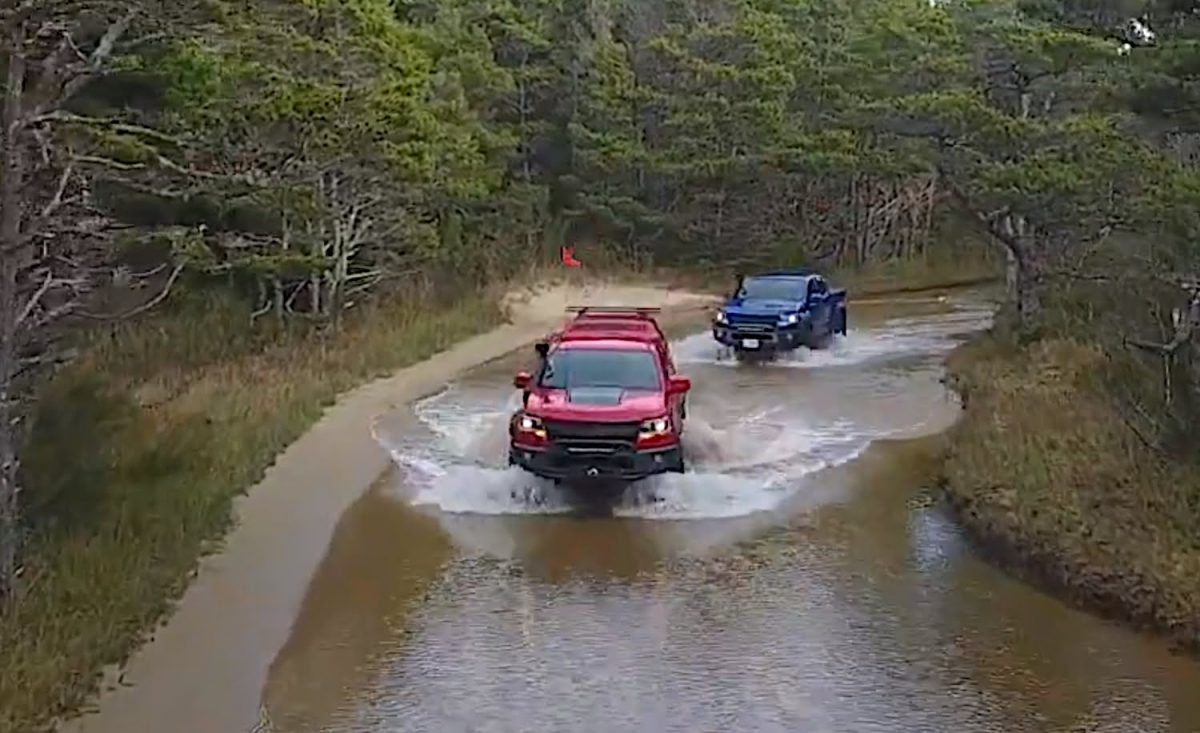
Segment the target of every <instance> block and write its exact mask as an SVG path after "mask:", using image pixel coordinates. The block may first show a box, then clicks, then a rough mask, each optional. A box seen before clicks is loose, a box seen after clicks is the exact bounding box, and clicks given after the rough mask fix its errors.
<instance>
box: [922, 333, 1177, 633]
mask: <svg viewBox="0 0 1200 733" xmlns="http://www.w3.org/2000/svg"><path fill="white" fill-rule="evenodd" d="M1104 365H1105V358H1104V355H1103V354H1102V353H1100V352H1099V351H1097V350H1095V349H1094V348H1091V347H1088V346H1084V345H1082V344H1078V343H1074V342H1071V341H1063V340H1056V341H1047V342H1043V343H1040V344H1037V345H1035V346H1032V347H1029V348H1027V349H1022V350H1016V349H1013V348H1010V347H1007V346H1004V345H1002V344H1000V343H999V342H997V341H994V340H984V341H981V342H978V343H975V344H972V345H970V346H967V347H964V348H963V349H961V350H960V351H959V352H957V353H956V354H955V355H954V356H953V357H952V358H951V361H950V365H949V366H950V372H951V376H952V378H953V379H954V380H955V381H956V382H957V384H958V386H959V388H960V390H962V391H963V392H964V395H965V397H966V400H967V404H966V413H965V415H964V417H963V420H962V421H961V422H960V423H959V425H958V426H957V427H956V428H955V430H954V432H953V436H952V438H953V439H952V448H951V451H950V454H949V456H948V458H947V462H946V467H945V480H946V485H947V491H948V494H949V497H950V499H951V502H952V503H953V505H954V506H955V508H956V510H957V511H958V513H959V515H960V516H961V518H962V519H963V521H964V523H965V524H966V526H967V528H968V529H969V530H970V531H971V532H972V533H973V534H974V535H975V536H976V538H977V539H978V540H980V541H981V543H982V544H983V545H984V546H985V548H986V549H989V550H991V551H992V552H993V554H994V556H995V557H996V558H997V559H999V560H1000V561H1002V562H1005V563H1007V564H1009V565H1010V566H1011V567H1013V568H1014V569H1018V570H1020V571H1022V573H1023V574H1025V575H1026V576H1027V577H1028V578H1030V579H1033V580H1037V581H1040V582H1042V583H1044V584H1048V585H1050V586H1053V587H1054V588H1056V589H1059V590H1063V591H1066V592H1067V593H1068V594H1069V595H1070V596H1071V597H1072V598H1073V599H1074V600H1076V601H1078V602H1080V603H1083V604H1085V605H1088V606H1090V607H1093V608H1096V609H1098V610H1101V611H1103V612H1106V613H1108V614H1110V615H1113V616H1116V617H1120V618H1123V619H1125V620H1129V621H1132V622H1134V623H1135V624H1137V625H1139V626H1143V627H1146V628H1153V629H1156V630H1159V631H1163V632H1165V633H1167V634H1168V635H1169V636H1170V637H1171V638H1172V639H1173V640H1174V641H1176V642H1177V643H1179V644H1181V645H1185V646H1188V647H1191V648H1194V649H1200V615H1198V614H1197V612H1196V609H1197V608H1200V475H1197V473H1196V471H1195V470H1194V468H1191V467H1187V466H1183V465H1180V464H1176V463H1173V462H1169V461H1166V460H1164V459H1163V457H1162V456H1160V455H1158V454H1157V453H1156V452H1154V451H1152V450H1150V449H1148V448H1147V447H1146V446H1145V445H1144V444H1143V443H1142V442H1141V441H1140V439H1139V438H1138V436H1137V435H1136V434H1135V433H1134V432H1133V431H1132V430H1131V429H1130V428H1128V427H1127V426H1126V424H1125V423H1124V422H1123V421H1122V419H1121V417H1120V415H1119V413H1118V412H1117V410H1116V409H1115V407H1114V406H1113V404H1112V403H1111V402H1110V401H1109V400H1108V399H1107V398H1106V397H1105V395H1104V393H1103V392H1102V390H1101V388H1100V387H1099V385H1098V379H1097V374H1098V372H1099V371H1100V370H1101V369H1103V368H1104Z"/></svg>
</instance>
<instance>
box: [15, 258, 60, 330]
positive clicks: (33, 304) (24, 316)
mask: <svg viewBox="0 0 1200 733" xmlns="http://www.w3.org/2000/svg"><path fill="white" fill-rule="evenodd" d="M53 284H54V273H53V272H47V273H46V279H45V280H43V281H42V284H41V286H40V287H39V288H38V289H37V290H36V291H34V293H33V295H31V296H29V300H27V301H25V307H23V308H22V309H21V310H20V311H19V312H18V314H17V318H16V320H15V321H14V322H13V330H17V329H20V328H21V327H22V326H23V325H24V324H25V321H26V320H28V319H29V316H30V315H32V314H33V310H34V309H35V308H37V306H38V303H40V302H41V301H42V298H43V297H44V296H45V295H46V293H48V292H49V291H50V287H51V286H52V285H53Z"/></svg>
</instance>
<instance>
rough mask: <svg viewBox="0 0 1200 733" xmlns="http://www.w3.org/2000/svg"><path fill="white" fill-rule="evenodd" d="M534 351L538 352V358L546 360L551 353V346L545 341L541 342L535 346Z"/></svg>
mask: <svg viewBox="0 0 1200 733" xmlns="http://www.w3.org/2000/svg"><path fill="white" fill-rule="evenodd" d="M533 350H534V351H536V352H537V355H538V356H540V357H542V358H543V359H545V358H546V355H547V354H549V353H550V344H548V343H546V342H545V341H539V342H537V343H536V344H534V345H533Z"/></svg>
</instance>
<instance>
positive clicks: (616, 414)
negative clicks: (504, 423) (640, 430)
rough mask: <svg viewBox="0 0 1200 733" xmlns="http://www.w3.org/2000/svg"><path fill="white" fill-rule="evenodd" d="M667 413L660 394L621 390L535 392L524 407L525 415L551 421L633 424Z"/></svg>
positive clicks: (597, 388) (606, 388)
mask: <svg viewBox="0 0 1200 733" xmlns="http://www.w3.org/2000/svg"><path fill="white" fill-rule="evenodd" d="M666 411H667V405H666V399H665V398H664V396H663V395H662V394H661V393H659V392H653V391H646V390H631V389H621V388H619V387H586V388H585V387H577V388H574V389H570V390H566V389H536V390H534V391H532V392H530V394H529V402H528V403H526V405H525V412H527V413H529V414H530V415H534V416H536V417H540V418H543V419H548V420H577V421H585V420H594V421H596V422H633V421H636V420H648V419H650V418H653V417H660V416H661V415H663V414H664V413H666Z"/></svg>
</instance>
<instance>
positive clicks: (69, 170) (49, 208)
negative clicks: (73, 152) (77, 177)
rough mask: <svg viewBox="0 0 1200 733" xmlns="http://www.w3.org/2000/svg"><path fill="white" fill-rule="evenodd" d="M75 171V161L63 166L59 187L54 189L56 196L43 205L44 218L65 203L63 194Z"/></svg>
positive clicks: (47, 217)
mask: <svg viewBox="0 0 1200 733" xmlns="http://www.w3.org/2000/svg"><path fill="white" fill-rule="evenodd" d="M74 172H75V163H74V162H71V163H68V164H67V165H66V167H65V168H63V172H62V175H61V176H60V177H59V179H58V187H57V188H56V189H55V191H54V198H52V199H50V201H49V202H48V203H47V204H46V205H45V206H44V207H42V214H41V218H42V219H49V218H50V216H51V215H52V214H54V212H55V211H57V210H58V207H60V206H62V204H63V195H64V194H65V193H66V192H67V185H68V184H70V182H71V175H72V174H73V173H74Z"/></svg>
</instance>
